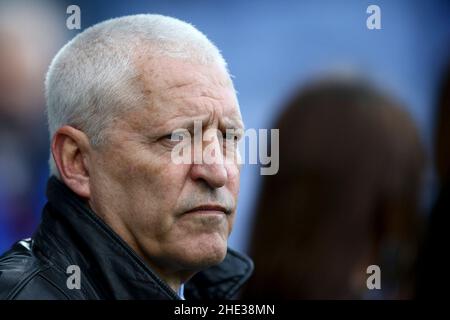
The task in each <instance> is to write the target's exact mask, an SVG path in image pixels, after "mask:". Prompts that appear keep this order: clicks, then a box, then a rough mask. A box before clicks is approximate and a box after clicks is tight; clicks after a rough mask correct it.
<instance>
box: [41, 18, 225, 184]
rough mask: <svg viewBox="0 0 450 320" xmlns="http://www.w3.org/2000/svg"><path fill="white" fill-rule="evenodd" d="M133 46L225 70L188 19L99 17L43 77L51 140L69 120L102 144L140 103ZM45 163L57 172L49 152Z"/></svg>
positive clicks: (93, 141)
mask: <svg viewBox="0 0 450 320" xmlns="http://www.w3.org/2000/svg"><path fill="white" fill-rule="evenodd" d="M137 50H140V51H139V52H142V51H141V50H144V51H143V52H144V53H145V54H146V55H149V56H152V57H159V56H166V57H173V58H179V59H187V60H189V61H192V62H197V63H201V64H210V63H216V64H218V65H219V66H221V67H223V68H224V70H225V71H226V72H228V71H227V66H226V62H225V60H224V59H223V57H222V55H221V54H220V51H219V50H218V49H217V47H216V46H215V45H214V44H213V43H212V42H211V41H210V40H209V39H208V38H207V37H206V36H205V35H204V34H203V33H201V32H200V31H199V30H197V29H196V28H195V27H194V26H192V25H191V24H189V23H186V22H183V21H181V20H178V19H175V18H171V17H166V16H162V15H156V14H139V15H133V16H125V17H120V18H115V19H110V20H107V21H104V22H101V23H99V24H96V25H94V26H92V27H90V28H88V29H86V30H84V31H83V32H82V33H80V34H78V35H77V36H76V37H75V38H73V39H72V40H71V41H69V42H68V43H67V44H66V45H65V46H64V47H63V48H62V49H61V50H60V51H59V52H58V53H57V54H56V56H55V57H54V59H53V61H52V63H51V64H50V67H49V70H48V73H47V76H46V80H45V95H46V100H47V117H48V125H49V132H50V140H51V139H52V138H53V135H54V134H55V132H56V130H58V129H59V128H60V127H62V126H64V125H72V126H74V127H76V128H78V129H80V130H82V131H83V132H84V133H86V135H87V136H88V137H89V140H90V143H91V144H92V145H93V146H97V145H100V144H101V143H102V142H104V140H105V134H104V131H105V129H106V128H107V127H108V125H109V124H110V123H111V120H113V119H114V118H115V117H117V116H118V115H120V114H123V113H124V112H126V111H127V110H130V109H131V108H133V107H136V106H140V105H142V103H143V98H144V97H143V94H142V93H141V91H140V89H139V86H137V85H136V81H137V79H138V78H139V76H140V71H139V70H138V69H137V67H136V63H135V55H136V53H137ZM49 164H50V174H51V175H56V176H57V177H59V172H58V169H57V168H56V165H55V162H54V159H53V156H52V154H51V152H50V160H49Z"/></svg>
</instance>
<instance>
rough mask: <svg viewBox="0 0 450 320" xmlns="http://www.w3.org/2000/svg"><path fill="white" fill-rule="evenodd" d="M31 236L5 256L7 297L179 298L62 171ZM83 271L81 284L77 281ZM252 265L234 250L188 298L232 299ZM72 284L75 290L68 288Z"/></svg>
mask: <svg viewBox="0 0 450 320" xmlns="http://www.w3.org/2000/svg"><path fill="white" fill-rule="evenodd" d="M47 198H48V203H47V204H46V206H45V208H44V210H43V216H42V221H41V224H40V226H39V228H38V230H37V231H36V233H35V234H34V235H33V237H32V239H27V240H22V241H19V242H17V243H16V244H15V245H14V246H13V247H12V248H11V249H10V250H9V251H8V252H6V253H5V254H4V255H3V256H1V257H0V299H180V297H179V296H178V295H177V293H175V292H174V291H173V290H172V289H171V288H170V287H169V286H168V285H167V284H166V283H165V282H163V281H162V280H161V279H160V278H159V277H158V276H157V275H156V274H155V273H154V272H153V271H152V270H151V269H150V268H149V267H148V266H147V265H146V264H145V262H144V261H143V260H142V259H141V258H140V257H138V256H137V254H136V253H135V252H134V251H133V250H132V249H131V248H130V247H129V246H128V245H127V244H126V243H125V242H124V241H123V240H122V239H121V238H120V237H119V236H118V235H117V234H116V233H114V232H113V231H112V229H111V228H110V227H108V226H107V225H106V224H105V223H104V222H103V221H102V220H101V219H100V218H99V217H97V216H96V215H95V213H94V212H93V211H92V210H90V208H89V207H88V206H87V205H86V203H85V202H84V201H83V200H82V199H81V198H79V197H78V196H77V195H76V194H75V193H73V192H72V191H71V190H70V189H69V188H68V187H66V186H65V185H64V184H63V183H62V182H60V181H59V180H58V179H56V178H55V177H51V178H50V179H49V182H48V186H47ZM73 265H75V266H78V267H79V270H80V271H81V277H80V279H81V281H80V285H81V286H80V288H79V289H78V288H77V287H76V288H73V285H74V284H75V285H76V281H72V280H73V279H74V278H73V277H72V276H73V275H75V274H76V272H75V271H74V270H73V269H72V270H71V269H70V268H69V269H68V267H69V266H73ZM252 270H253V263H252V261H251V260H250V259H249V258H248V257H246V256H244V255H242V254H239V253H237V252H235V251H233V250H231V249H228V252H227V255H226V257H225V260H224V261H223V262H222V263H220V264H218V265H217V266H213V267H210V268H208V269H206V270H204V271H202V272H199V273H197V274H196V275H195V276H194V277H192V278H191V279H190V280H189V281H188V282H187V283H186V284H185V291H184V296H185V298H186V299H187V300H197V299H202V300H211V299H214V300H215V299H230V298H232V297H233V296H234V295H235V294H236V292H237V291H238V290H239V288H240V287H241V286H242V285H243V283H244V282H245V281H246V280H247V279H248V277H249V276H250V274H251V272H252ZM74 272H75V273H74ZM69 287H70V288H72V289H69Z"/></svg>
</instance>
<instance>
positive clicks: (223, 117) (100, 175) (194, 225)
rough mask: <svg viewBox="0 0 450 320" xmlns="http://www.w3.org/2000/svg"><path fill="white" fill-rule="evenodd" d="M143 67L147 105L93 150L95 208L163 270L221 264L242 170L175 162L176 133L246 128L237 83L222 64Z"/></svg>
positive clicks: (166, 61)
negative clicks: (198, 128) (197, 126)
mask: <svg viewBox="0 0 450 320" xmlns="http://www.w3.org/2000/svg"><path fill="white" fill-rule="evenodd" d="M139 66H140V68H141V70H143V77H142V79H140V80H141V81H142V84H143V85H144V86H143V88H142V90H143V92H144V93H145V94H146V95H147V97H148V99H147V102H146V105H145V106H144V107H139V108H136V109H135V110H133V111H130V112H128V113H126V114H125V115H123V116H122V117H120V119H117V120H116V122H115V123H114V124H113V125H112V127H111V129H110V130H108V134H107V137H108V138H107V140H108V141H107V143H106V144H105V145H104V146H102V147H100V148H98V149H97V150H95V151H94V152H93V161H92V163H91V167H90V168H89V174H90V190H91V198H90V201H89V202H90V205H91V207H92V208H93V210H94V211H95V212H96V213H97V214H99V215H100V216H101V217H102V218H103V219H104V220H105V221H106V222H107V223H108V224H109V225H110V226H111V227H112V228H113V229H114V230H115V231H116V232H117V233H118V234H119V235H120V236H121V237H122V238H123V239H124V240H125V241H126V242H127V243H128V244H130V245H131V247H132V248H133V249H135V250H136V251H137V252H138V253H139V254H141V255H142V256H143V257H144V258H145V259H146V260H147V261H148V262H149V263H150V264H151V265H152V266H153V267H155V268H156V269H163V270H172V271H180V270H199V269H202V268H204V267H207V266H210V265H213V264H217V263H219V262H221V261H222V260H223V258H224V257H225V254H226V248H227V238H228V236H229V234H230V232H231V229H232V225H233V220H234V216H235V211H236V205H237V203H236V202H237V196H238V191H239V172H240V168H239V165H238V163H237V162H236V161H235V162H226V163H223V164H217V163H215V164H204V163H202V164H176V163H174V162H173V161H172V157H171V152H172V150H173V148H174V146H175V144H176V143H177V142H175V141H172V140H171V133H172V132H174V131H176V130H178V129H187V130H189V131H190V132H191V135H192V137H193V134H194V132H192V129H193V128H194V121H196V120H197V121H201V123H202V126H203V131H206V130H207V129H217V130H219V131H218V133H219V134H222V133H225V130H226V129H227V128H234V129H239V128H240V129H242V126H243V124H242V119H241V115H240V112H239V107H238V104H237V100H236V96H235V93H234V89H233V87H232V84H231V81H230V79H229V77H228V75H227V74H226V73H225V72H224V71H223V70H221V69H220V68H219V67H217V66H211V65H209V66H205V65H197V64H192V63H188V62H185V61H181V60H175V59H170V58H158V59H156V60H152V61H139ZM197 123H198V122H197ZM193 140H194V139H193ZM210 143H218V144H219V150H224V147H223V145H220V141H219V139H211V140H209V142H203V145H202V146H200V147H199V148H203V149H204V148H205V147H206V145H207V144H210ZM192 150H194V148H193V149H192ZM197 150H198V149H197ZM236 152H237V151H236Z"/></svg>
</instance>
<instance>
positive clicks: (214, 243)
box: [180, 239, 227, 271]
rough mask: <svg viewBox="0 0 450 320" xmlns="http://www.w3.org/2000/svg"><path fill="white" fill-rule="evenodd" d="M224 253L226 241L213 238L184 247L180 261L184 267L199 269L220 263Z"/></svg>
mask: <svg viewBox="0 0 450 320" xmlns="http://www.w3.org/2000/svg"><path fill="white" fill-rule="evenodd" d="M226 254H227V242H226V241H223V240H217V239H214V240H210V241H208V242H200V243H197V244H196V245H193V246H190V248H186V249H185V251H184V252H183V253H182V258H181V259H180V261H182V262H181V264H182V265H183V267H184V268H186V269H188V270H196V271H200V270H204V269H206V268H209V267H211V266H214V265H217V264H219V263H221V262H222V261H223V260H224V259H225V256H226Z"/></svg>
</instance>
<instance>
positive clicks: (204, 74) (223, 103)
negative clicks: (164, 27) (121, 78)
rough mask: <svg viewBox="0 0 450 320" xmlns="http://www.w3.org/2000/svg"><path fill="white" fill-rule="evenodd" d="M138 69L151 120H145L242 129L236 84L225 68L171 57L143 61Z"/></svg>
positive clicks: (138, 63)
mask: <svg viewBox="0 0 450 320" xmlns="http://www.w3.org/2000/svg"><path fill="white" fill-rule="evenodd" d="M137 66H138V68H139V71H140V77H139V81H140V86H141V88H142V93H143V94H144V95H145V101H146V111H147V112H148V115H149V117H150V119H146V120H151V121H152V122H153V124H155V125H157V124H163V123H168V122H171V121H175V120H176V119H184V120H186V119H187V118H202V120H206V121H213V119H212V118H215V119H216V120H217V121H219V122H224V123H226V122H231V123H234V124H233V126H239V127H242V126H243V124H242V119H241V114H240V110H239V104H238V101H237V98H236V93H235V90H234V87H233V83H232V81H231V79H230V76H229V74H228V72H227V71H226V70H225V68H224V67H223V66H221V65H219V64H201V63H196V62H192V61H188V60H185V59H176V58H170V57H156V58H155V57H153V58H147V59H142V58H140V59H138V60H137ZM203 118H208V119H203Z"/></svg>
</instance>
